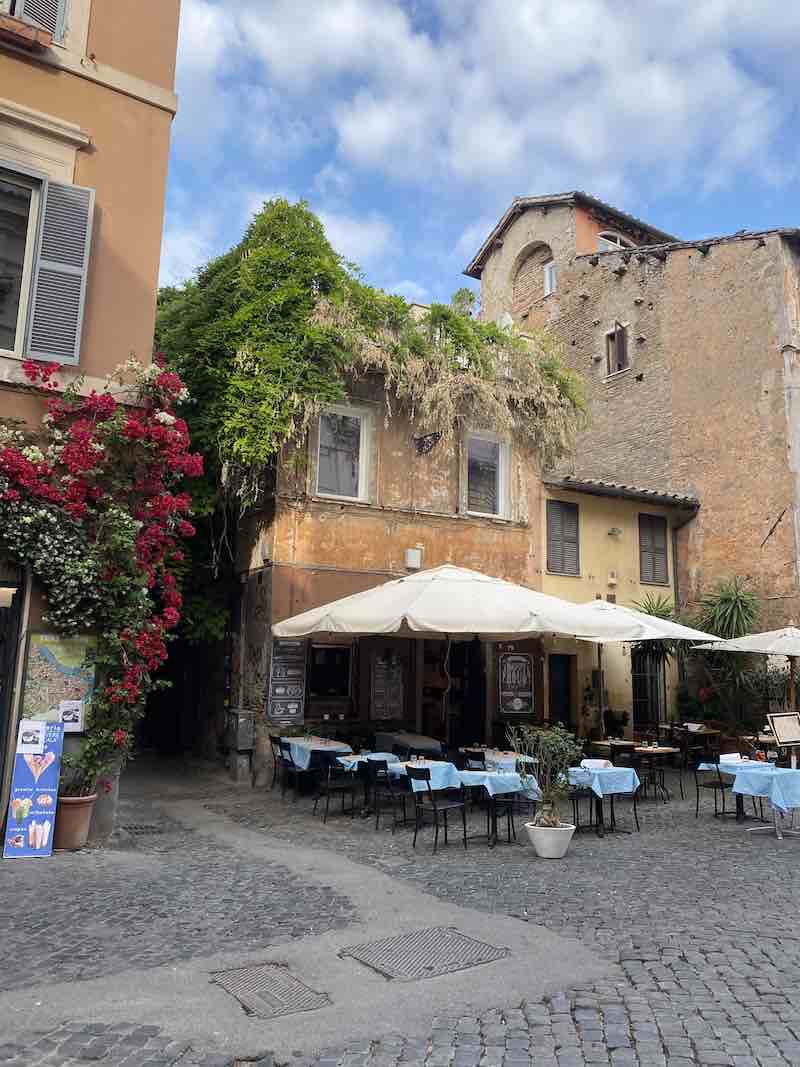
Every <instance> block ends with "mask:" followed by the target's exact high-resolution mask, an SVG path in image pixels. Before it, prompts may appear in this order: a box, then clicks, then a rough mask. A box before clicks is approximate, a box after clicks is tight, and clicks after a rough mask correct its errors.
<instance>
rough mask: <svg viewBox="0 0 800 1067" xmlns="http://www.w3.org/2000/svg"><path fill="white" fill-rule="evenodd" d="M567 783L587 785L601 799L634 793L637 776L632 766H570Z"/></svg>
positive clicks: (637, 783)
mask: <svg viewBox="0 0 800 1067" xmlns="http://www.w3.org/2000/svg"><path fill="white" fill-rule="evenodd" d="M569 784H570V785H576V786H588V787H589V788H590V789H591V791H592V792H593V793H594V794H595V795H596V796H598V797H600V798H601V799H602V798H603V797H609V796H611V795H612V794H617V793H635V792H636V790H637V789H638V788H639V776H638V775H637V773H636V771H635V770H634V769H633V767H570V769H569Z"/></svg>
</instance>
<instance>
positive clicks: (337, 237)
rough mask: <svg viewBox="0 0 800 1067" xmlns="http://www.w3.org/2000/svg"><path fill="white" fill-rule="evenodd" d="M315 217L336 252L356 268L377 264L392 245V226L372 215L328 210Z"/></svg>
mask: <svg viewBox="0 0 800 1067" xmlns="http://www.w3.org/2000/svg"><path fill="white" fill-rule="evenodd" d="M317 214H318V215H319V218H320V221H321V222H322V225H323V226H324V227H325V233H326V234H327V236H328V240H329V241H330V243H331V244H332V245H333V247H334V248H335V250H336V251H337V252H339V253H340V254H341V255H343V256H344V257H345V258H346V259H349V260H352V261H353V262H354V263H357V264H358V265H359V266H367V265H369V264H374V263H376V262H377V261H378V260H380V259H381V258H382V257H383V256H384V255H386V253H387V252H389V251H390V250H391V249H392V246H393V244H394V242H395V234H394V229H393V227H392V224H391V223H390V222H389V220H388V219H386V218H384V217H383V216H382V215H378V214H377V213H375V212H372V213H370V214H369V215H365V216H364V217H362V218H359V217H357V216H355V215H345V214H342V213H340V212H331V211H318V212H317Z"/></svg>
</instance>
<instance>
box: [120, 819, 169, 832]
mask: <svg viewBox="0 0 800 1067" xmlns="http://www.w3.org/2000/svg"><path fill="white" fill-rule="evenodd" d="M120 829H121V830H125V831H126V832H127V833H129V834H141V835H145V834H163V833H164V827H163V826H157V825H156V824H155V823H143V822H134V823H128V824H127V825H126V826H122V827H120Z"/></svg>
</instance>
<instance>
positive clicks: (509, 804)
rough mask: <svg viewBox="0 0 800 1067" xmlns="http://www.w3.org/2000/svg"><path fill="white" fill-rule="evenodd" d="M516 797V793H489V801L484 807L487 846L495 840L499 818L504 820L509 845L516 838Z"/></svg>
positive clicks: (492, 845) (490, 846)
mask: <svg viewBox="0 0 800 1067" xmlns="http://www.w3.org/2000/svg"><path fill="white" fill-rule="evenodd" d="M516 799H517V794H516V793H495V794H494V795H491V794H490V795H489V803H488V805H487V807H486V839H487V841H488V842H489V848H492V847H494V845H495V844H496V842H497V824H498V822H499V821H500V820H501V819H505V820H506V836H507V838H508V843H509V845H510V844H511V841H512V840H514V841H516V840H517V827H516V824H515V823H514V807H515V803H516Z"/></svg>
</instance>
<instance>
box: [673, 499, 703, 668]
mask: <svg viewBox="0 0 800 1067" xmlns="http://www.w3.org/2000/svg"><path fill="white" fill-rule="evenodd" d="M698 510H699V508H694V509H693V510H692V513H691V515H689V516H688V517H687V518H685V519H684V520H683V522H679V523H678V524H677V525H675V526H673V527H672V530H671V533H672V599H673V602H674V604H675V608H676V609H677V607H678V605H679V604H680V594H681V590H680V582H679V581H678V530H682V529H683V527H684V526H688V524H689V523H690V522H691V521H692V520H693V519H694V518H695V517H696V516H697V512H698ZM676 658H677V661H678V682H679V683H680V684H681V685H684V684H685V682H686V664H685V662H684V658H683V651H682V648H681V649H679V651H678V655H677V657H676Z"/></svg>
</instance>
